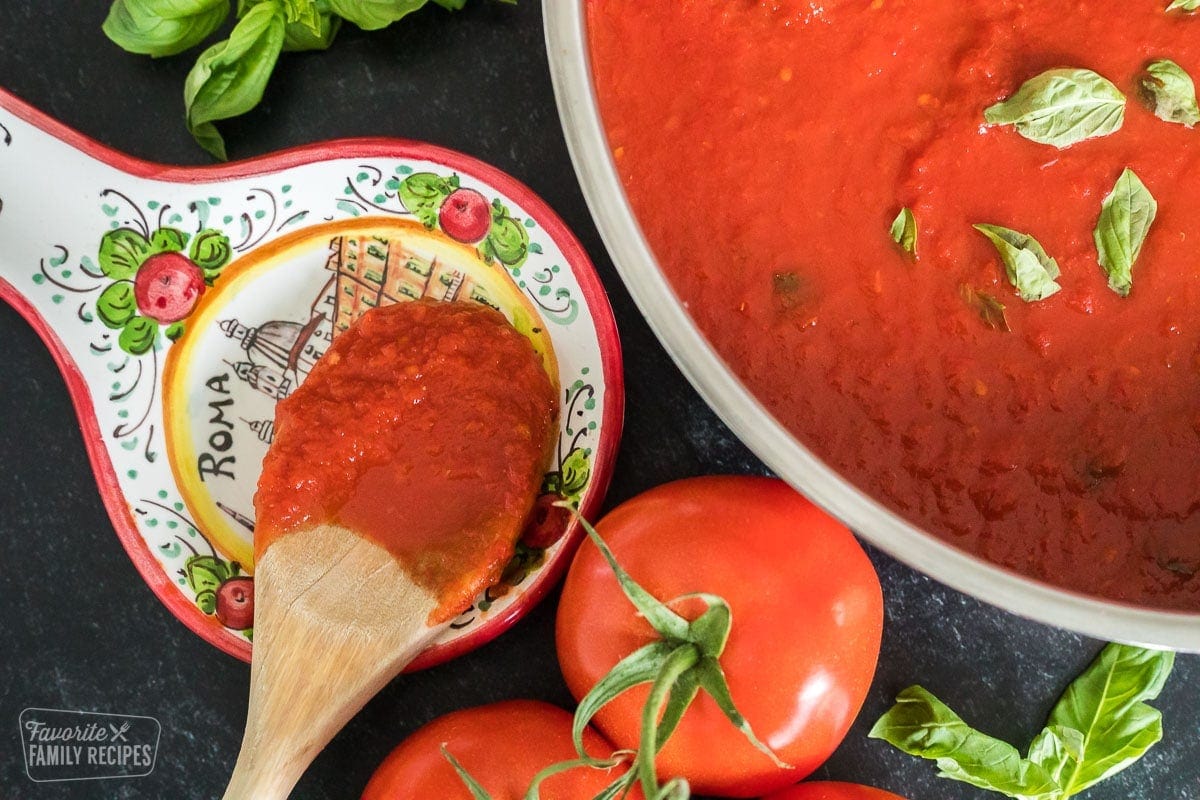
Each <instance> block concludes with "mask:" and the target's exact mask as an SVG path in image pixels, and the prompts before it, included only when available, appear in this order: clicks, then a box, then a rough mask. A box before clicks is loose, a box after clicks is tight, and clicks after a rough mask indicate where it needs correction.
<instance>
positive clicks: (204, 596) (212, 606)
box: [196, 589, 217, 614]
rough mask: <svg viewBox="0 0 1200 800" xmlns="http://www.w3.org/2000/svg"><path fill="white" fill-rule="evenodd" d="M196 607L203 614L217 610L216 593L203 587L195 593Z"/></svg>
mask: <svg viewBox="0 0 1200 800" xmlns="http://www.w3.org/2000/svg"><path fill="white" fill-rule="evenodd" d="M196 607H197V608H199V609H200V610H201V611H203V612H204V613H205V614H214V613H216V611H217V593H216V592H215V591H213V590H212V589H205V590H204V591H202V592H198V593H197V594H196Z"/></svg>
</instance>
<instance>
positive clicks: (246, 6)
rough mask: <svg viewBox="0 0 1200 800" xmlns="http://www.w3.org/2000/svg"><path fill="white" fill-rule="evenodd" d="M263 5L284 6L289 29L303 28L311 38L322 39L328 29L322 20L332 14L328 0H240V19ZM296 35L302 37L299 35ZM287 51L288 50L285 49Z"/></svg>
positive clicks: (284, 15) (238, 8) (285, 19)
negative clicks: (252, 9) (255, 7)
mask: <svg viewBox="0 0 1200 800" xmlns="http://www.w3.org/2000/svg"><path fill="white" fill-rule="evenodd" d="M263 3H276V4H281V5H282V6H283V19H284V22H286V23H287V25H288V27H289V28H291V27H296V28H303V29H306V30H307V31H308V35H309V37H311V38H318V37H320V36H321V35H322V34H323V33H324V30H325V27H327V26H326V25H325V24H323V20H322V18H323V17H324V18H326V19H325V21H327V20H328V17H329V16H330V14H331V12H330V10H329V3H328V2H326V0H238V7H237V15H238V19H241V18H242V17H244V16H246V14H247V13H248V12H249V11H250V9H251V8H254V6H257V5H261V4H263ZM296 35H298V36H299V35H301V34H299V33H297V34H296ZM285 49H286V48H285Z"/></svg>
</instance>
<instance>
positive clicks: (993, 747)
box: [867, 686, 1059, 800]
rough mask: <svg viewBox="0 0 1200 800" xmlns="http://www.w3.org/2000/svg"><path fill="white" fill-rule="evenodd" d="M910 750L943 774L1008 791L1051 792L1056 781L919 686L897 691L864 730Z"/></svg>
mask: <svg viewBox="0 0 1200 800" xmlns="http://www.w3.org/2000/svg"><path fill="white" fill-rule="evenodd" d="M867 735H868V736H870V737H871V738H873V739H883V740H884V741H886V742H888V743H889V744H891V745H892V746H893V747H896V748H899V749H900V750H903V751H904V752H905V753H908V754H909V755H914V756H919V757H920V758H927V759H931V760H934V761H936V762H937V766H938V772H939V774H940V775H941V776H942V777H944V778H953V779H954V780H958V781H962V782H964V783H968V784H970V785H972V786H977V787H979V788H980V789H987V790H990V791H993V792H1000V793H1001V794H1004V795H1007V796H1009V797H1019V798H1046V800H1050V798H1056V797H1058V796H1059V794H1058V793H1059V787H1058V785H1057V784H1056V783H1055V781H1054V779H1053V778H1052V777H1051V776H1050V774H1049V773H1047V772H1046V770H1045V769H1043V768H1042V767H1041V766H1039V765H1038V764H1035V763H1033V762H1032V761H1029V760H1026V759H1023V758H1021V755H1020V753H1018V752H1017V749H1016V748H1015V747H1013V746H1012V745H1010V744H1008V743H1007V742H1003V741H1001V740H999V739H996V738H994V737H991V736H988V735H987V734H984V733H980V732H979V731H977V730H975V729H974V728H972V727H970V726H969V725H967V724H966V723H965V722H963V720H962V719H961V718H960V717H959V716H958V715H957V714H955V713H954V712H953V711H951V710H950V709H949V707H947V706H946V705H945V704H944V703H942V702H941V701H940V700H938V699H937V698H936V697H934V696H933V695H932V694H930V693H929V692H928V691H926V690H925V689H923V688H921V687H920V686H910V687H908V688H907V689H905V690H904V691H902V692H900V694H899V695H898V696H897V697H896V705H894V706H892V708H891V709H890V710H889V711H888V712H887V713H886V714H884V715H883V716H882V717H881V718H880V719H879V721H878V722H876V723H875V726H874V727H873V728H871V731H870V733H868V734H867Z"/></svg>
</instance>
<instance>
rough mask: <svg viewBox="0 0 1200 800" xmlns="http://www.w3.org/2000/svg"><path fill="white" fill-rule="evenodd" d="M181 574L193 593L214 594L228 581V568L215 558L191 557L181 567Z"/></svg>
mask: <svg viewBox="0 0 1200 800" xmlns="http://www.w3.org/2000/svg"><path fill="white" fill-rule="evenodd" d="M183 574H184V577H185V578H186V579H187V582H188V586H191V587H192V591H194V592H202V591H204V590H206V589H207V590H209V591H213V592H215V591H216V590H217V589H219V588H220V587H221V584H222V583H224V582H225V581H227V580H229V577H230V576H229V566H228V565H227V564H226V563H225V562H224V561H222V560H221V559H220V558H217V557H216V556H192V557H191V558H189V559H188V560H187V561H186V562H184V565H183Z"/></svg>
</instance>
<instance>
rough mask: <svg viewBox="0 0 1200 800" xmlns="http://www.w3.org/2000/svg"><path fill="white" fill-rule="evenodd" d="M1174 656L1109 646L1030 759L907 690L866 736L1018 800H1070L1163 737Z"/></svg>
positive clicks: (1061, 706) (1055, 713) (1063, 701)
mask: <svg viewBox="0 0 1200 800" xmlns="http://www.w3.org/2000/svg"><path fill="white" fill-rule="evenodd" d="M1174 663H1175V654H1174V653H1171V652H1169V651H1164V650H1148V649H1144V648H1140V647H1131V646H1129V645H1121V644H1109V645H1107V646H1105V648H1104V649H1103V650H1101V651H1100V655H1099V656H1097V657H1096V660H1095V661H1093V662H1092V664H1091V665H1090V666H1089V667H1088V668H1087V670H1085V671H1084V672H1083V674H1082V675H1080V676H1079V677H1078V678H1076V679H1075V681H1074V682H1072V683H1071V685H1070V686H1068V687H1067V690H1066V692H1064V693H1063V695H1062V697H1061V698H1059V701H1058V703H1057V704H1056V705H1055V706H1054V709H1053V710H1052V711H1051V712H1050V717H1049V719H1047V721H1046V726H1045V727H1044V728H1043V729H1042V731H1041V732H1040V733H1038V735H1037V736H1035V737H1034V739H1033V741H1032V743H1030V745H1029V751H1028V755H1026V756H1025V757H1024V758H1022V757H1021V754H1020V752H1019V751H1018V750H1017V749H1016V748H1015V747H1013V746H1012V745H1010V744H1008V743H1007V742H1004V741H1001V740H999V739H996V738H994V737H992V736H988V735H987V734H985V733H981V732H979V731H977V730H975V729H974V728H972V727H970V726H969V725H967V723H965V722H964V721H963V720H962V719H961V718H960V717H959V716H958V715H957V714H955V713H954V712H953V711H951V710H950V708H949V707H947V706H946V705H945V704H944V703H942V702H941V701H940V700H938V699H937V698H936V697H934V696H933V695H932V694H930V693H929V692H928V691H926V690H925V689H922V688H921V687H920V686H910V687H909V688H907V689H905V690H904V691H902V692H901V693H900V694H899V696H897V698H896V705H895V706H893V707H892V708H891V710H889V711H888V712H887V713H886V714H884V715H883V717H881V718H880V720H879V721H878V722H876V723H875V726H874V727H873V728H872V729H871V732H870V733H869V734H868V735H869V736H871V737H872V738H875V739H883V740H885V741H887V742H888V743H890V744H892V745H893V746H895V747H897V748H899V749H900V750H903V751H904V752H906V753H908V754H910V755H914V756H919V757H921V758H928V759H931V760H934V761H936V762H937V767H938V774H939V775H940V776H941V777H943V778H951V779H953V780H959V781H962V782H964V783H969V784H970V785H972V786H977V787H979V788H981V789H987V790H989V791H993V792H999V793H1000V794H1003V795H1007V796H1008V797H1014V798H1020V800H1067V798H1070V797H1073V796H1075V795H1077V794H1079V793H1080V792H1082V791H1084V790H1085V789H1087V788H1088V787H1090V786H1093V785H1094V784H1096V783H1098V782H1100V781H1102V780H1104V779H1105V778H1108V777H1110V776H1111V775H1114V774H1116V773H1117V772H1120V771H1121V770H1123V769H1125V768H1126V767H1128V766H1129V765H1130V764H1133V763H1134V762H1135V761H1137V760H1138V759H1139V758H1141V757H1142V756H1143V755H1144V754H1145V753H1146V751H1147V750H1149V749H1150V748H1151V747H1152V746H1154V744H1156V743H1157V742H1158V741H1159V740H1160V739H1162V714H1161V713H1159V711H1158V710H1156V709H1154V708H1151V707H1150V706H1148V705H1146V701H1148V700H1153V699H1154V698H1156V697H1158V695H1159V693H1160V692H1161V691H1162V688H1163V685H1164V683H1165V682H1166V680H1167V677H1168V676H1169V675H1170V673H1171V667H1172V666H1173V665H1174Z"/></svg>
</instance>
